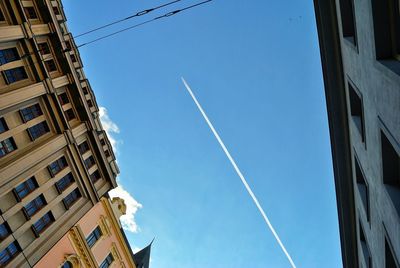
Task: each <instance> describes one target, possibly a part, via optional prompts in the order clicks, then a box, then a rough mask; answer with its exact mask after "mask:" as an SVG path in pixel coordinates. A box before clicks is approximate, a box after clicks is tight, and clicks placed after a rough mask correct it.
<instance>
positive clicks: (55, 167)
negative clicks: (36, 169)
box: [48, 156, 68, 177]
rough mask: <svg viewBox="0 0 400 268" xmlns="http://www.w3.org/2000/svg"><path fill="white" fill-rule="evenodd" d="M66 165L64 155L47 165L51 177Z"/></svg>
mask: <svg viewBox="0 0 400 268" xmlns="http://www.w3.org/2000/svg"><path fill="white" fill-rule="evenodd" d="M67 166H68V163H67V160H66V159H65V157H64V156H63V157H61V158H59V159H57V160H56V161H54V162H53V163H51V164H50V165H49V166H48V169H49V172H50V174H51V176H52V177H54V176H55V175H56V174H57V173H59V172H60V171H61V170H63V169H64V168H66V167H67Z"/></svg>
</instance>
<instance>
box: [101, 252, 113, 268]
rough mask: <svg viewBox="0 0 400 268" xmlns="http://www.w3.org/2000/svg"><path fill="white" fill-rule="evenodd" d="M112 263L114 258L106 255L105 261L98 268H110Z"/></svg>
mask: <svg viewBox="0 0 400 268" xmlns="http://www.w3.org/2000/svg"><path fill="white" fill-rule="evenodd" d="M113 261H114V257H113V255H112V254H111V253H110V254H108V255H107V257H106V258H105V260H104V261H103V262H102V263H101V264H100V268H108V267H110V266H111V264H112V262H113Z"/></svg>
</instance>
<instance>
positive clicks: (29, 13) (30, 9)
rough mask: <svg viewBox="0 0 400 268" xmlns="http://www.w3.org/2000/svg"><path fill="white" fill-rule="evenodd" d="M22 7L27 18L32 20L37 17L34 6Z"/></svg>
mask: <svg viewBox="0 0 400 268" xmlns="http://www.w3.org/2000/svg"><path fill="white" fill-rule="evenodd" d="M24 9H25V14H26V17H27V18H28V19H30V20H33V19H37V18H38V16H37V14H36V11H35V8H34V7H25V8H24Z"/></svg>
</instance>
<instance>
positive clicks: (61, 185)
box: [55, 173, 75, 193]
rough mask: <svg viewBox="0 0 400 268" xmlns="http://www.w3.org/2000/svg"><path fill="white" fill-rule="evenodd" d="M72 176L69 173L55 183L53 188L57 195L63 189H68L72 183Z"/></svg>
mask: <svg viewBox="0 0 400 268" xmlns="http://www.w3.org/2000/svg"><path fill="white" fill-rule="evenodd" d="M74 181H75V180H74V176H72V174H71V173H68V174H67V175H65V176H64V177H62V178H61V179H60V180H59V181H57V182H56V184H55V186H56V188H57V191H58V192H59V193H62V192H63V191H64V190H65V189H67V188H68V186H70V185H71V184H72V183H73V182H74Z"/></svg>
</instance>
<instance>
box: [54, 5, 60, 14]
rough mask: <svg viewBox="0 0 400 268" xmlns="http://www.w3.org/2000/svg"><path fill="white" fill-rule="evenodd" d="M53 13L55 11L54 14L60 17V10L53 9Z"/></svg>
mask: <svg viewBox="0 0 400 268" xmlns="http://www.w3.org/2000/svg"><path fill="white" fill-rule="evenodd" d="M53 11H54V14H56V15H60V10H59V9H58V7H53Z"/></svg>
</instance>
